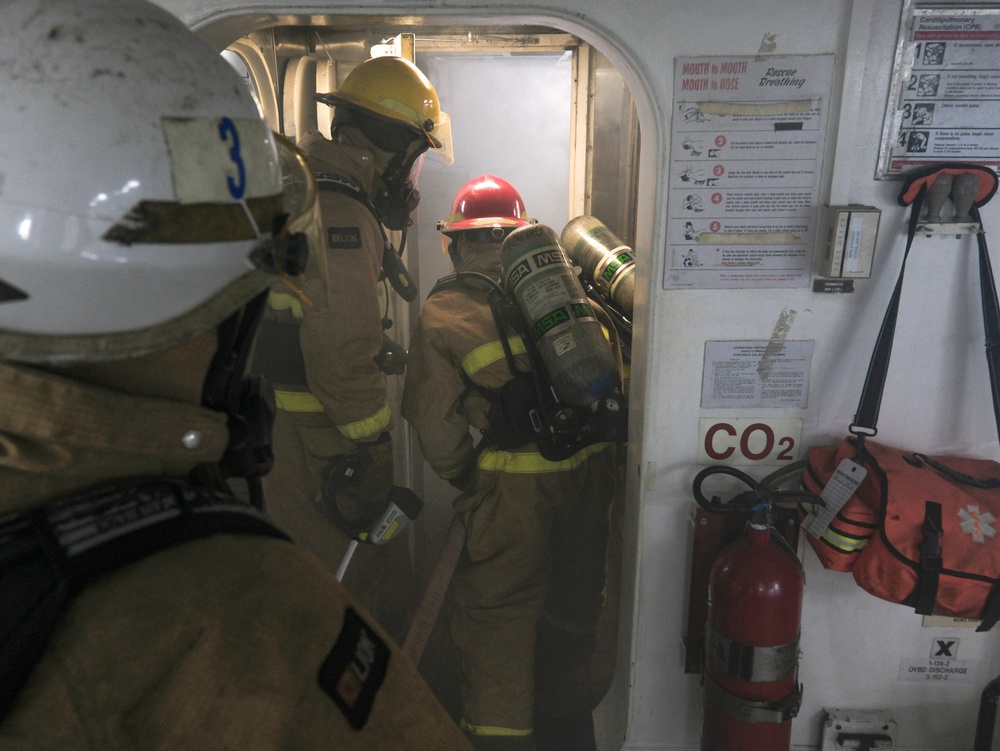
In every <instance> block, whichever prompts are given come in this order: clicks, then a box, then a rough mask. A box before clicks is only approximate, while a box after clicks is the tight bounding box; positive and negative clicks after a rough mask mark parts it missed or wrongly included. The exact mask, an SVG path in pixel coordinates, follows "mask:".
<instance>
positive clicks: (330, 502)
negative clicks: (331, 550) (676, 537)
mask: <svg viewBox="0 0 1000 751" xmlns="http://www.w3.org/2000/svg"><path fill="white" fill-rule="evenodd" d="M392 476H393V465H392V438H391V436H390V435H389V434H388V433H382V434H381V435H380V436H379V437H378V439H377V440H376V441H374V442H372V443H363V444H360V445H359V446H358V447H357V448H356V449H354V450H353V451H351V452H349V453H346V454H340V455H338V456H335V457H334V458H333V460H332V461H331V463H330V466H329V467H328V468H327V471H326V473H325V476H324V478H323V489H322V490H323V503H324V505H325V506H326V509H327V511H329V513H330V515H331V516H332V517H333V519H334V521H335V522H336V523H337V526H338V527H340V529H341V531H342V532H344V534H346V535H348V536H350V537H356V536H357V535H359V534H361V533H362V532H366V531H368V527H369V526H370V525H371V524H372V523H374V521H375V519H376V518H377V517H378V515H379V514H380V513H381V512H382V511H383V510H384V509H385V506H386V503H387V502H388V498H389V493H390V491H391V489H392Z"/></svg>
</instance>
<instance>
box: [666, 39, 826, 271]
mask: <svg viewBox="0 0 1000 751" xmlns="http://www.w3.org/2000/svg"><path fill="white" fill-rule="evenodd" d="M833 64H834V57H833V55H793V56H789V55H763V56H746V57H693V58H678V59H677V60H676V61H675V71H674V79H675V80H674V101H675V103H676V105H675V110H674V118H673V128H672V137H671V160H670V195H669V201H670V217H669V226H668V232H667V234H668V250H669V253H668V258H667V262H666V264H665V266H664V279H663V286H664V287H665V288H678V287H701V288H736V287H802V286H807V285H808V284H809V277H810V272H811V270H812V256H813V247H814V238H815V234H816V224H817V221H818V216H819V210H818V199H819V188H820V178H821V170H822V164H823V162H822V160H823V153H824V142H825V134H826V120H827V113H828V109H829V97H830V87H831V84H832V81H833V67H834V66H833Z"/></svg>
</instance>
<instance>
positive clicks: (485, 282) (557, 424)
mask: <svg viewBox="0 0 1000 751" xmlns="http://www.w3.org/2000/svg"><path fill="white" fill-rule="evenodd" d="M454 286H461V287H465V288H466V289H469V290H473V291H477V292H480V293H483V294H485V295H486V296H487V299H488V300H489V304H490V311H491V312H492V314H493V321H494V323H495V324H496V327H497V333H498V337H499V340H500V344H501V346H502V347H503V352H504V358H505V360H506V361H507V368H508V369H509V370H510V373H511V376H512V378H511V379H510V380H509V381H507V383H505V384H504V385H503V386H501V387H500V388H498V389H491V388H487V387H485V386H481V385H479V384H477V383H475V382H474V381H473V380H472V378H471V377H470V376H469V374H468V373H466V372H465V371H464V370H463V371H462V378H463V380H464V381H465V384H466V393H468V392H469V391H476V392H478V393H479V394H481V395H482V396H483V397H484V398H485V399H486V400H487V401H488V402H489V403H490V405H491V406H490V410H489V415H488V417H489V421H490V428H489V430H487V431H484V432H483V440H482V442H481V443H480V444H479V446H478V448H479V449H480V450H481V449H483V448H486V447H494V448H497V449H501V450H512V449H516V448H518V447H519V446H523V445H524V444H526V443H532V442H533V443H535V444H536V445H537V446H538V452H539V453H540V454H541V455H542V458H544V459H547V460H548V461H553V462H558V461H562V460H564V459H568V458H569V457H571V456H573V454H575V453H576V452H577V451H579V450H580V449H582V448H584V447H586V446H590V445H592V444H595V443H603V442H609V441H624V440H626V437H627V433H626V431H627V423H626V422H625V420H623V419H622V416H623V415H624V414H625V409H624V405H623V404H621V405H620V404H618V403H617V402H616V403H615V406H616V408H617V409H615V410H614V411H610V410H605V408H604V407H605V402H606V401H607V399H601V400H599V401H598V408H597V409H596V410H587V409H582V408H579V407H574V406H572V405H567V404H564V403H563V402H562V401H560V400H559V398H558V397H557V396H556V393H555V390H554V389H553V388H552V384H551V382H550V381H549V378H548V374H547V372H546V370H545V365H544V363H543V361H542V357H541V355H540V354H539V352H538V348H537V347H536V346H535V343H534V339H532V338H531V335H530V334H529V332H528V331H527V327H526V325H525V323H524V319H523V317H522V316H521V313H520V311H519V309H518V308H517V304H516V303H515V302H514V301H513V300H512V299H511V298H510V296H509V295H508V294H507V293H506V291H505V290H504V288H503V287H502V286H501V285H500V284H499V283H498V282H497V281H496V280H494V279H491V278H490V277H489V276H487V275H486V274H480V273H478V272H474V271H459V272H455V273H453V274H449V275H447V276H444V277H442V278H441V279H439V280H438V281H437V284H435V285H434V288H433V289H432V290H431V292H430V295H429V296H433V295H434V294H436V293H437V292H440V291H441V290H443V289H448V288H449V287H454ZM508 327H509V328H512V329H513V330H514V331H515V333H517V334H518V335H519V336H520V337H521V340H522V341H523V342H524V348H525V351H526V352H527V355H528V360H529V362H530V363H531V368H530V370H527V371H525V370H522V369H521V368H519V367H518V364H517V360H516V359H515V358H514V353H513V352H512V351H511V348H510V341H509V339H508V336H507V330H508ZM463 396H464V395H463ZM609 398H610V397H609Z"/></svg>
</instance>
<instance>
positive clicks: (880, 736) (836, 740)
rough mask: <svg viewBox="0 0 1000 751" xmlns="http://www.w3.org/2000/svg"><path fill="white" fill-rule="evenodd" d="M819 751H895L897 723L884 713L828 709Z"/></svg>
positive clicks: (871, 710)
mask: <svg viewBox="0 0 1000 751" xmlns="http://www.w3.org/2000/svg"><path fill="white" fill-rule="evenodd" d="M825 712H826V717H825V719H824V720H823V743H822V745H821V746H820V751H876V749H877V751H883V749H893V748H896V721H895V720H893V719H892V716H891V715H890V714H889V713H888V712H887V711H886V710H884V709H836V708H827V709H825Z"/></svg>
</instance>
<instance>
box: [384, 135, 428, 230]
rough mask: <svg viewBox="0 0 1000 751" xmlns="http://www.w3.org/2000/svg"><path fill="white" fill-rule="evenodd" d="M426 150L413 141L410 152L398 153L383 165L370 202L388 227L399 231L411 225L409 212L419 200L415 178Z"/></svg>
mask: <svg viewBox="0 0 1000 751" xmlns="http://www.w3.org/2000/svg"><path fill="white" fill-rule="evenodd" d="M426 150H427V146H426V145H425V144H423V143H420V142H414V143H413V144H412V145H411V146H410V153H408V154H402V155H400V154H397V155H396V156H394V157H392V159H390V160H389V164H388V165H386V169H385V172H384V173H383V174H382V179H381V184H380V185H378V187H377V189H376V191H375V196H374V197H373V198H372V203H373V204H374V205H375V208H376V209H378V212H379V214H380V215H381V217H382V223H383V224H384V225H385V226H386V227H388V228H389V229H392V230H401V229H403V228H405V227H408V226H409V225H410V214H411V213H412V212H413V211H414V210H415V209H416V208H417V204H418V203H420V191H418V190H417V181H418V179H419V177H420V167H421V166H422V164H423V161H424V152H425V151H426Z"/></svg>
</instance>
